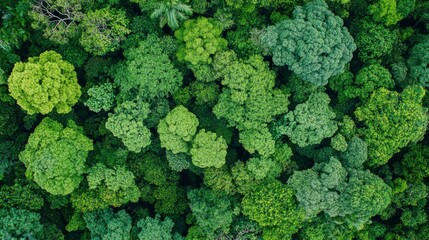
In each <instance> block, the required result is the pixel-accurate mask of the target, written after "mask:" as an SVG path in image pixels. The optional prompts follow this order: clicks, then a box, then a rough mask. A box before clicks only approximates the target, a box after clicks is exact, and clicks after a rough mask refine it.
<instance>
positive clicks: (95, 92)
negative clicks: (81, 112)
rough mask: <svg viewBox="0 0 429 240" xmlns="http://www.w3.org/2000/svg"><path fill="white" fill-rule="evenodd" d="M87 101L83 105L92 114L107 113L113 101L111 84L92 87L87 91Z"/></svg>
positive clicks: (113, 95)
mask: <svg viewBox="0 0 429 240" xmlns="http://www.w3.org/2000/svg"><path fill="white" fill-rule="evenodd" d="M87 93H88V96H89V98H88V100H86V102H85V103H84V104H85V106H87V107H88V108H89V110H91V111H93V112H96V113H98V112H100V111H102V110H103V111H109V110H110V109H111V108H112V106H113V103H114V101H115V94H114V93H113V84H112V83H103V84H101V85H97V86H93V87H91V88H90V89H88V91H87Z"/></svg>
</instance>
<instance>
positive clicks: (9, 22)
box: [0, 0, 31, 51]
mask: <svg viewBox="0 0 429 240" xmlns="http://www.w3.org/2000/svg"><path fill="white" fill-rule="evenodd" d="M30 7H31V6H30V2H29V1H20V0H9V1H2V3H0V15H2V20H1V26H2V27H0V49H3V50H5V51H11V50H12V49H13V48H19V47H21V44H22V43H23V42H24V41H26V40H28V38H29V37H30V33H29V29H28V26H27V25H28V22H29V19H28V15H27V13H28V12H29V11H30Z"/></svg>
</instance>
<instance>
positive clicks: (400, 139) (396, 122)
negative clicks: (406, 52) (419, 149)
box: [355, 85, 428, 166]
mask: <svg viewBox="0 0 429 240" xmlns="http://www.w3.org/2000/svg"><path fill="white" fill-rule="evenodd" d="M424 96H425V90H424V89H423V87H420V86H416V85H413V86H408V87H406V88H405V89H404V90H403V91H402V93H398V92H395V91H389V90H387V89H384V88H380V89H378V90H376V91H375V92H374V93H373V94H372V95H371V97H370V98H369V100H368V101H367V102H365V103H364V104H363V105H362V106H361V107H358V108H357V109H356V111H355V115H356V118H357V120H358V121H361V122H363V124H364V126H365V127H364V128H362V129H360V132H361V133H362V134H363V136H364V140H365V142H366V143H367V144H368V157H369V161H368V165H370V166H379V165H383V164H386V163H387V161H389V159H390V158H391V157H392V156H393V154H395V153H397V152H399V150H400V149H401V148H403V147H405V146H407V145H408V144H409V143H414V142H418V141H420V140H421V139H422V138H423V135H424V133H425V132H426V126H427V123H428V118H427V115H426V109H425V108H424V107H423V106H422V99H423V97H424Z"/></svg>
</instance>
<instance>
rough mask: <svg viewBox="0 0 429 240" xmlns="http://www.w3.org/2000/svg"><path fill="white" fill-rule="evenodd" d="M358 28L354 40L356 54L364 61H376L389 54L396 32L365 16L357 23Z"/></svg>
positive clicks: (395, 38) (395, 39)
mask: <svg viewBox="0 0 429 240" xmlns="http://www.w3.org/2000/svg"><path fill="white" fill-rule="evenodd" d="M356 28H357V29H358V30H359V31H358V32H357V34H356V37H355V40H356V45H357V49H358V56H359V58H360V59H361V60H362V61H364V62H373V61H377V60H378V59H379V58H381V57H383V56H386V55H388V54H390V53H391V52H392V50H393V45H394V43H395V42H396V41H397V34H396V33H395V32H393V31H391V30H390V29H388V28H386V27H384V26H383V25H380V24H376V23H374V22H372V21H370V20H369V19H367V18H364V19H362V20H361V21H359V22H358V23H357V26H356Z"/></svg>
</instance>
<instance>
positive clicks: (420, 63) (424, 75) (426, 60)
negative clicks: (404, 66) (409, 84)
mask: <svg viewBox="0 0 429 240" xmlns="http://www.w3.org/2000/svg"><path fill="white" fill-rule="evenodd" d="M428 47H429V36H425V37H423V40H422V41H421V42H420V43H418V44H416V45H414V47H413V48H412V49H411V54H410V57H409V58H408V66H409V69H410V73H409V77H410V78H411V79H412V80H413V81H414V83H417V84H420V85H422V86H423V87H428V86H429V80H428V77H429V68H428V67H427V66H428V64H429V56H428V55H427V52H426V51H425V49H427V48H428Z"/></svg>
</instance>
